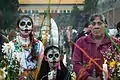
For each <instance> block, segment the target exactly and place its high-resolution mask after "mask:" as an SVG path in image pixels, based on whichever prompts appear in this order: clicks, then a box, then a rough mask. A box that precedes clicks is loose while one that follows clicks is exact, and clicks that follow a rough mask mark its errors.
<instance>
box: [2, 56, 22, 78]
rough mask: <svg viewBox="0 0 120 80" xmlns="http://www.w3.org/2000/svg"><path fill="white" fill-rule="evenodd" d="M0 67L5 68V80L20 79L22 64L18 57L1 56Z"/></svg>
mask: <svg viewBox="0 0 120 80" xmlns="http://www.w3.org/2000/svg"><path fill="white" fill-rule="evenodd" d="M1 59H2V60H1V61H0V69H3V68H4V69H5V70H4V71H5V72H6V74H5V73H4V75H6V77H5V80H18V74H19V68H20V64H19V62H18V61H17V59H16V58H10V57H9V56H4V57H1Z"/></svg>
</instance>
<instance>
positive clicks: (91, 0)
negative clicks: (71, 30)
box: [84, 0, 98, 14]
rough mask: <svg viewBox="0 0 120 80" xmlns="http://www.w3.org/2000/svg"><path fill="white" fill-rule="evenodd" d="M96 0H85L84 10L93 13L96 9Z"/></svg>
mask: <svg viewBox="0 0 120 80" xmlns="http://www.w3.org/2000/svg"><path fill="white" fill-rule="evenodd" d="M97 3H98V0H85V6H84V9H85V10H84V11H85V12H89V13H91V14H92V13H94V12H96V10H97Z"/></svg>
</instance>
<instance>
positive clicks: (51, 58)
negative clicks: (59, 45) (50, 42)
mask: <svg viewBox="0 0 120 80" xmlns="http://www.w3.org/2000/svg"><path fill="white" fill-rule="evenodd" d="M47 59H48V62H50V63H58V62H59V61H60V53H59V51H58V50H57V49H54V48H53V49H51V50H49V51H48V53H47Z"/></svg>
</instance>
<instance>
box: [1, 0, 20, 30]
mask: <svg viewBox="0 0 120 80" xmlns="http://www.w3.org/2000/svg"><path fill="white" fill-rule="evenodd" d="M18 7H19V3H18V0H0V10H1V12H2V13H3V25H2V26H0V27H1V28H2V29H8V28H12V27H15V21H16V18H17V16H18Z"/></svg>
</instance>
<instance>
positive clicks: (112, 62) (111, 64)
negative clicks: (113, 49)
mask: <svg viewBox="0 0 120 80" xmlns="http://www.w3.org/2000/svg"><path fill="white" fill-rule="evenodd" d="M115 63H116V61H111V62H110V69H111V68H112V67H114V65H115Z"/></svg>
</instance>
